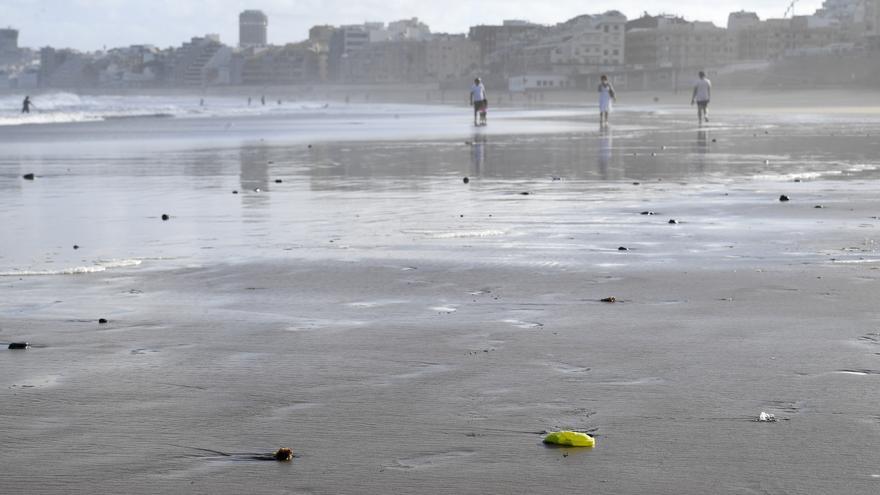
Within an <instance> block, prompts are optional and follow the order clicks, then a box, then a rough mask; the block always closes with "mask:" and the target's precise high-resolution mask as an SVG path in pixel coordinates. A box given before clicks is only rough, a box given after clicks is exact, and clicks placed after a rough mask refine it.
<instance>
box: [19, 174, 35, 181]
mask: <svg viewBox="0 0 880 495" xmlns="http://www.w3.org/2000/svg"><path fill="white" fill-rule="evenodd" d="M21 178H22V179H24V180H34V174H24V175H22V176H21Z"/></svg>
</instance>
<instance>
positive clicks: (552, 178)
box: [550, 177, 562, 180]
mask: <svg viewBox="0 0 880 495" xmlns="http://www.w3.org/2000/svg"><path fill="white" fill-rule="evenodd" d="M550 180H562V177H550Z"/></svg>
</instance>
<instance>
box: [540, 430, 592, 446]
mask: <svg viewBox="0 0 880 495" xmlns="http://www.w3.org/2000/svg"><path fill="white" fill-rule="evenodd" d="M544 443H546V444H549V445H561V446H563V447H594V446H595V445H596V440H595V439H594V438H593V437H591V436H590V435H587V434H586V433H581V432H579V431H567V430H563V431H554V432H553V433H550V434H549V435H547V436H546V437H544Z"/></svg>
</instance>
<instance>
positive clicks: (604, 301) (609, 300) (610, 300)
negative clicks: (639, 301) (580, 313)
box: [599, 297, 617, 303]
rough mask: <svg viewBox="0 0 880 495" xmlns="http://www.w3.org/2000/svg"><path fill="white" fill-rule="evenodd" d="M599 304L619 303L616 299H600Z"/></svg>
mask: <svg viewBox="0 0 880 495" xmlns="http://www.w3.org/2000/svg"><path fill="white" fill-rule="evenodd" d="M599 302H603V303H615V302H617V298H616V297H606V298H605V299H600V300H599Z"/></svg>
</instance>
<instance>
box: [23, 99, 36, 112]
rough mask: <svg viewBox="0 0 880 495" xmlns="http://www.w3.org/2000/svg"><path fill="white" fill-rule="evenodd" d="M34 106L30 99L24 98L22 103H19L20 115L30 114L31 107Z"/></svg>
mask: <svg viewBox="0 0 880 495" xmlns="http://www.w3.org/2000/svg"><path fill="white" fill-rule="evenodd" d="M33 105H34V104H33V103H31V97H30V96H25V97H24V101H23V102H21V113H31V107H32V106H33Z"/></svg>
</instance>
